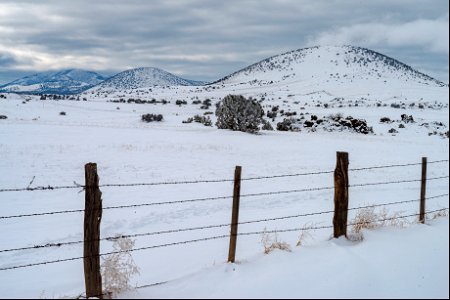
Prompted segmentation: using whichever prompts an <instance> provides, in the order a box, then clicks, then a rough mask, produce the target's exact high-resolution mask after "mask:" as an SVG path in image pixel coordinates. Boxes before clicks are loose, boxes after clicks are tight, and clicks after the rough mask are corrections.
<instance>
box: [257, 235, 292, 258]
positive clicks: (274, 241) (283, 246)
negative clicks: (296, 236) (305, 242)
mask: <svg viewBox="0 0 450 300" xmlns="http://www.w3.org/2000/svg"><path fill="white" fill-rule="evenodd" d="M261 244H262V245H263V247H264V254H269V253H271V252H273V251H274V250H276V249H278V250H281V251H287V252H292V250H291V246H290V245H289V244H288V243H285V242H282V241H279V240H278V234H277V233H274V234H271V233H268V232H265V230H264V233H263V234H262V235H261Z"/></svg>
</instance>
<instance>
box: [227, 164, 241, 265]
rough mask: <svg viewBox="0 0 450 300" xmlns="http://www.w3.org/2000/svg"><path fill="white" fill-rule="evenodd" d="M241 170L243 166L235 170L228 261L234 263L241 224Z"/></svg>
mask: <svg viewBox="0 0 450 300" xmlns="http://www.w3.org/2000/svg"><path fill="white" fill-rule="evenodd" d="M241 172H242V167H241V166H236V169H235V171H234V189H233V213H232V216H231V235H230V249H229V251H228V262H230V263H234V262H235V260H236V245H237V234H238V224H239V202H240V196H241Z"/></svg>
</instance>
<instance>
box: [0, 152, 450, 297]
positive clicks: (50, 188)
mask: <svg viewBox="0 0 450 300" xmlns="http://www.w3.org/2000/svg"><path fill="white" fill-rule="evenodd" d="M338 157H339V154H338ZM445 162H447V163H448V162H449V160H435V161H430V162H427V161H426V159H425V160H423V161H422V162H421V163H406V164H391V165H379V166H369V167H360V168H351V169H348V168H347V169H346V172H347V174H346V176H347V177H348V172H349V171H350V172H361V171H370V170H376V169H390V168H406V167H411V166H420V165H422V178H421V179H405V180H391V181H382V182H367V183H359V184H353V185H350V184H348V182H347V184H346V185H344V186H339V184H337V182H336V176H339V174H338V175H337V173H338V172H339V162H338V166H337V167H336V169H335V170H332V171H331V170H330V171H319V172H304V173H294V174H278V175H271V176H256V177H247V178H240V172H239V178H238V179H239V180H237V178H236V176H235V178H234V179H202V180H185V181H162V182H148V183H125V184H121V183H109V184H98V182H97V184H91V185H89V184H85V185H82V184H79V183H77V182H75V181H74V183H73V185H64V186H51V185H48V186H36V187H32V186H31V185H32V183H33V182H34V178H33V179H32V180H31V182H30V184H29V185H28V186H27V187H25V188H2V189H0V193H7V192H35V191H53V190H64V189H72V190H79V191H80V192H82V191H85V192H86V195H88V192H91V191H95V190H98V191H99V189H100V188H103V187H118V188H124V187H138V186H162V185H186V184H207V183H222V182H233V183H234V187H235V190H234V194H233V196H218V197H207V198H194V199H184V200H174V201H164V202H149V203H134V204H128V205H118V206H106V207H103V208H102V207H101V206H100V207H99V206H96V205H92V206H91V207H90V208H89V211H88V207H85V209H73V210H61V211H48V212H36V213H28V214H17V215H5V216H0V221H1V220H6V219H20V218H28V217H41V216H49V215H57V214H70V213H85V215H86V214H88V213H92V212H95V211H99V213H100V214H101V212H102V211H103V210H113V209H126V208H140V207H152V206H162V205H176V204H189V203H195V202H207V201H220V200H227V199H228V200H229V199H233V215H234V214H236V213H237V215H239V199H241V198H247V197H260V196H272V195H282V194H294V193H306V192H315V191H324V190H333V189H334V190H335V209H334V210H328V211H319V212H310V213H304V214H294V215H287V216H279V217H271V218H265V219H257V220H248V221H241V222H239V221H235V222H233V221H232V222H231V223H222V224H211V225H206V226H197V227H188V228H177V229H170V230H162V231H154V232H142V233H130V234H121V235H115V236H107V237H102V238H92V236H91V237H87V238H86V237H85V239H83V240H74V241H68V242H54V243H47V244H36V245H32V246H24V247H17V248H9V249H0V253H8V252H17V251H27V250H37V249H44V248H60V247H64V246H72V245H81V244H83V245H84V246H85V247H87V245H92V244H95V243H100V242H101V241H115V240H118V239H123V238H141V237H147V236H156V235H165V234H173V233H180V232H192V231H202V230H207V229H217V228H227V227H231V229H232V230H231V232H236V233H235V234H233V233H230V234H224V235H216V236H210V237H203V238H198V239H191V240H184V241H177V242H172V243H166V244H159V245H152V246H146V247H140V248H134V249H131V250H127V251H111V252H105V253H90V254H89V255H83V256H78V257H70V258H63V259H57V260H48V261H42V262H35V263H28V264H22V265H12V266H5V267H0V271H10V270H15V269H23V268H29V267H35V266H42V265H48V264H56V263H63V262H69V261H76V260H84V262H85V263H86V262H89V261H90V260H92V259H94V258H97V259H98V258H99V257H103V256H108V255H112V254H120V253H128V252H136V251H144V250H151V249H158V248H165V247H171V246H180V245H187V244H194V243H200V242H207V241H212V240H219V239H230V253H231V252H233V249H231V248H232V246H231V244H234V253H235V246H236V240H237V237H238V236H252V235H261V234H271V233H283V232H299V231H304V230H322V229H333V228H334V229H335V233H336V227H337V225H336V224H335V222H334V221H335V220H334V221H333V225H331V226H328V225H327V226H306V227H302V228H286V229H280V230H268V231H267V230H264V231H252V232H237V228H238V226H239V225H246V224H256V223H266V222H274V221H280V220H288V219H296V218H304V217H312V216H318V215H324V214H334V219H336V216H337V215H339V214H344V215H345V224H343V225H342V224H340V225H341V226H344V227H345V228H347V227H351V226H353V225H355V224H354V223H351V222H350V223H349V222H347V213H348V212H350V211H355V210H361V209H369V208H376V207H386V206H392V205H401V204H406V203H413V202H420V212H419V213H416V214H408V215H396V216H393V217H390V218H383V219H378V220H375V221H373V220H372V222H386V221H391V220H397V219H405V218H411V217H419V220H420V221H421V222H422V221H423V222H424V219H425V215H430V214H437V213H441V212H444V211H445V212H448V207H445V208H441V209H437V210H428V211H426V210H425V197H424V195H425V187H426V183H427V182H430V181H437V180H442V179H448V178H449V176H448V175H443V176H436V177H430V178H426V166H427V165H430V164H441V163H445ZM347 165H348V164H347ZM424 168H425V173H424ZM95 169H96V167H95ZM324 174H334V176H335V185H334V186H325V187H314V188H306V189H293V190H281V191H270V192H261V193H250V194H242V195H241V194H240V185H241V182H246V181H256V180H267V179H277V178H288V177H298V176H314V175H324ZM424 174H425V175H424ZM94 175H95V176H97V175H96V174H94ZM413 182H422V187H421V197H420V198H419V199H408V200H399V201H393V202H386V203H379V204H373V205H365V206H358V207H350V208H349V207H348V198H347V199H346V201H347V203H346V205H345V207H344V208H343V209H342V208H340V209H338V206H339V205H336V201H338V202H339V201H340V199H336V191H338V192H339V190H340V189H345V190H347V191H348V189H349V188H352V187H366V186H380V185H392V184H401V183H413ZM237 186H238V187H239V188H238V193H236V187H237ZM448 196H449V194H448V193H443V194H438V195H434V196H431V197H426V199H427V200H432V199H438V198H443V197H448ZM86 197H88V196H86ZM347 197H348V195H347ZM87 200H88V199H87ZM91 200H92V199H91ZM236 200H237V206H236ZM344 202H345V200H344ZM236 220H237V219H236ZM85 225H86V224H85ZM233 228H235V231H233ZM345 230H346V229H345ZM98 237H100V233H99V232H98ZM335 237H337V236H336V234H335ZM233 241H234V242H233ZM229 259H230V257H229ZM233 262H234V257H233ZM85 272H86V271H85ZM94 272H100V270H94ZM85 276H87V275H86V273H85ZM165 283H166V282H160V283H156V284H148V285H143V286H140V287H137V288H144V287H151V286H155V285H160V284H165ZM95 294H97V297H98V296H104V295H106V294H101V295H98V293H93V292H92V291H89V290H86V295H87V296H88V297H95Z"/></svg>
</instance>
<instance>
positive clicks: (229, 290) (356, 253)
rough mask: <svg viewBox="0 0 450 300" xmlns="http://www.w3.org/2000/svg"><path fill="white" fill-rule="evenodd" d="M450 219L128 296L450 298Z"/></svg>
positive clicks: (325, 244) (215, 270)
mask: <svg viewBox="0 0 450 300" xmlns="http://www.w3.org/2000/svg"><path fill="white" fill-rule="evenodd" d="M448 228H449V224H448V218H445V219H441V220H437V221H432V222H431V223H430V224H429V225H426V226H423V225H414V226H412V227H411V228H408V229H398V228H393V229H392V228H389V229H387V228H386V229H379V230H376V231H366V232H365V233H364V235H365V240H364V242H362V243H358V244H354V243H352V242H349V241H347V240H345V239H339V240H321V241H317V240H316V241H312V242H311V244H310V245H307V246H303V247H301V248H297V249H295V250H294V251H293V252H292V253H287V252H281V251H277V252H274V253H272V254H270V255H263V254H259V255H256V256H255V257H254V258H252V259H251V260H248V261H242V262H240V263H238V264H234V265H230V264H219V265H216V266H212V267H209V268H207V269H206V270H203V271H201V272H198V273H195V274H193V275H189V276H186V277H183V278H180V279H178V280H175V281H173V282H170V283H167V284H162V285H159V286H154V287H151V288H146V289H139V290H136V291H133V292H128V293H125V294H123V295H122V297H123V298H142V299H149V298H209V299H211V298H218V299H221V298H222V299H223V298H234V299H237V298H246V299H248V298H251V299H265V298H277V299H280V298H281V299H286V298H294V299H299V298H300V299H313V298H343V299H349V298H352V299H353V298H359V299H361V298H422V299H423V298H448V295H449V288H448V280H449V275H448V274H449V267H448V266H449V261H448V250H449V248H448V245H449V243H448V236H449V232H448Z"/></svg>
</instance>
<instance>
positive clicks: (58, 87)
mask: <svg viewBox="0 0 450 300" xmlns="http://www.w3.org/2000/svg"><path fill="white" fill-rule="evenodd" d="M105 79H106V77H104V76H102V75H100V74H98V73H95V72H91V71H85V70H80V69H69V70H63V71H56V72H55V71H48V72H42V73H36V74H33V75H30V76H26V77H23V78H20V79H17V80H15V81H13V82H10V83H8V84H5V85H2V86H0V91H2V92H15V93H47V94H77V93H80V92H82V91H84V90H86V89H89V88H91V87H93V86H95V85H97V84H99V83H100V82H102V81H103V80H105Z"/></svg>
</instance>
